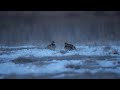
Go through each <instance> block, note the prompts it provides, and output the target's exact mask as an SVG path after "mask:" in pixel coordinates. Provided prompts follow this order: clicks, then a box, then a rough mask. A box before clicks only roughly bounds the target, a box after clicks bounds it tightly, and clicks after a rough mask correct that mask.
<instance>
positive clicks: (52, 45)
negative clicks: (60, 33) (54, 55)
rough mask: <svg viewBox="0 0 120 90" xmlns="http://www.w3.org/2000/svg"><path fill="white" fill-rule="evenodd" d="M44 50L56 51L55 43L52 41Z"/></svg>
mask: <svg viewBox="0 0 120 90" xmlns="http://www.w3.org/2000/svg"><path fill="white" fill-rule="evenodd" d="M46 48H47V49H50V50H55V49H56V45H55V41H52V43H51V44H49V45H48V46H47V47H46Z"/></svg>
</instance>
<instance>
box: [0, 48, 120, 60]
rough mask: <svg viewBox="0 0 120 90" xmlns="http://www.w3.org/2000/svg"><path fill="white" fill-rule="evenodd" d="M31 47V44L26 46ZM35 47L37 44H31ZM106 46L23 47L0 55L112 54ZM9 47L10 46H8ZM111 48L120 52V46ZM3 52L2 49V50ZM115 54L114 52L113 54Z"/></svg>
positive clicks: (4, 56) (12, 56) (1, 57)
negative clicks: (55, 48)
mask: <svg viewBox="0 0 120 90" xmlns="http://www.w3.org/2000/svg"><path fill="white" fill-rule="evenodd" d="M24 47H28V48H30V46H24ZM31 47H35V46H31ZM103 47H104V46H96V47H90V46H77V50H73V51H68V52H66V51H64V50H60V49H57V50H56V51H52V50H48V49H37V48H33V49H21V50H15V51H14V50H13V51H11V52H12V53H7V54H2V55H0V59H11V60H12V59H15V58H18V57H22V56H35V57H45V56H69V55H87V56H91V55H99V56H105V55H110V52H111V50H112V49H111V50H109V51H107V52H105V51H104V50H103ZM6 48H8V47H6ZM10 48H14V49H16V48H23V47H9V49H10ZM111 48H113V49H117V50H118V52H119V51H120V47H118V46H112V47H111ZM0 53H2V51H1V52H0ZM112 55H114V54H112Z"/></svg>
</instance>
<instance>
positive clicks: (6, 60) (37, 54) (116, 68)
mask: <svg viewBox="0 0 120 90" xmlns="http://www.w3.org/2000/svg"><path fill="white" fill-rule="evenodd" d="M31 47H35V46H29V47H28V46H24V48H23V47H2V48H4V49H6V48H7V49H8V48H9V49H11V48H12V50H10V51H6V52H8V53H3V52H5V51H2V50H1V51H0V53H1V54H0V61H1V62H0V78H6V77H5V76H6V75H13V74H15V75H16V76H17V75H27V74H29V75H33V76H39V77H40V76H46V75H47V76H46V77H44V78H47V77H48V78H65V77H67V76H69V77H74V78H75V75H79V76H77V77H81V75H82V74H83V73H91V74H93V76H94V74H96V73H106V72H110V73H115V74H117V77H116V76H114V75H112V77H114V78H115V77H116V78H120V58H119V56H120V55H119V52H120V47H119V46H111V48H110V49H108V50H107V51H105V50H104V49H103V48H104V47H105V46H94V47H92V46H77V50H76V51H75V50H73V51H67V52H66V51H64V50H60V49H57V50H55V51H52V50H48V49H40V48H31ZM16 48H17V49H18V50H16ZM20 48H23V49H20ZM14 49H15V50H14ZM112 50H117V51H118V54H113V53H111V52H112ZM71 55H72V56H79V57H82V56H83V55H84V56H86V57H87V56H90V57H91V58H89V57H87V58H83V59H81V58H78V59H77V60H76V59H74V58H71V59H70V58H69V60H68V59H66V57H70V56H71ZM94 56H96V57H98V58H96V60H94V59H93V58H92V57H94ZM105 56H107V57H109V56H114V57H113V58H111V59H109V58H106V57H105ZM21 57H23V58H21ZM31 57H33V58H32V60H33V62H29V61H28V63H20V62H19V61H18V63H17V64H16V63H14V62H13V60H18V59H21V60H28V59H31ZM44 57H48V59H47V60H46V59H44ZM53 57H54V58H53ZM60 57H63V58H62V59H59V58H60ZM99 57H103V60H101V59H100V58H99ZM24 58H28V59H24ZM41 58H43V59H41ZM36 59H37V61H36ZM2 61H3V62H2ZM84 75H85V74H84ZM84 75H83V76H84ZM87 77H88V76H87ZM87 77H86V78H87ZM108 77H109V76H108ZM112 77H111V78H112ZM9 78H11V77H9ZM14 78H17V77H14ZM98 78H100V77H98ZM106 78H107V77H106Z"/></svg>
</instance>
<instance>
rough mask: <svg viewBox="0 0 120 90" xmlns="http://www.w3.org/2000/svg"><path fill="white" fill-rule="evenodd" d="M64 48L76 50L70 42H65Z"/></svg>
mask: <svg viewBox="0 0 120 90" xmlns="http://www.w3.org/2000/svg"><path fill="white" fill-rule="evenodd" d="M64 49H65V50H69V51H70V50H76V47H75V46H74V45H72V44H68V43H65V46H64Z"/></svg>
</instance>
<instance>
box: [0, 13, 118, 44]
mask: <svg viewBox="0 0 120 90" xmlns="http://www.w3.org/2000/svg"><path fill="white" fill-rule="evenodd" d="M119 29H120V12H119V11H48V12H47V11H0V45H8V46H10V45H29V44H32V45H43V44H47V43H50V42H51V41H55V42H56V43H58V44H64V42H70V43H75V44H82V43H89V42H99V43H108V42H112V41H114V42H118V41H119V38H120V30H119Z"/></svg>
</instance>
